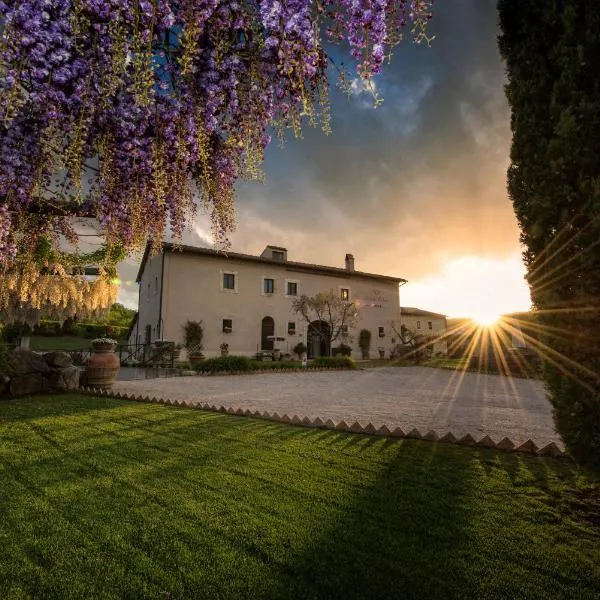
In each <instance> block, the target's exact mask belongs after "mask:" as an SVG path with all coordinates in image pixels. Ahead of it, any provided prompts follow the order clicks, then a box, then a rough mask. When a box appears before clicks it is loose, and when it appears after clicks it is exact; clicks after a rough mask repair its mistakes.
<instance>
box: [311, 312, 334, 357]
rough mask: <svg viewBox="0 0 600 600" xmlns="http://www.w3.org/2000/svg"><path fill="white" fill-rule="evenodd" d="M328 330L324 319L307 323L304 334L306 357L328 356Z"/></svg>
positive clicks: (329, 348)
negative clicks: (306, 349) (306, 329)
mask: <svg viewBox="0 0 600 600" xmlns="http://www.w3.org/2000/svg"><path fill="white" fill-rule="evenodd" d="M329 330H330V328H329V325H328V324H327V323H326V322H325V321H312V322H311V323H309V325H308V331H307V334H306V346H307V347H308V353H307V354H308V358H318V357H319V356H329V355H330V354H331V343H330V341H329V337H330V335H329Z"/></svg>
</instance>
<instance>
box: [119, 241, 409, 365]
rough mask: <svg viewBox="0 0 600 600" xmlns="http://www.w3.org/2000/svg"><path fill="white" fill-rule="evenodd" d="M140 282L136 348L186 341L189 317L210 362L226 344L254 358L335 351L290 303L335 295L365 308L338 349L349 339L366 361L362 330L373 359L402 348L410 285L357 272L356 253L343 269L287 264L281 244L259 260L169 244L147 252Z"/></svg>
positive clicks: (231, 351)
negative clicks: (301, 347)
mask: <svg viewBox="0 0 600 600" xmlns="http://www.w3.org/2000/svg"><path fill="white" fill-rule="evenodd" d="M137 282H138V284H139V307H138V315H137V319H136V321H135V325H134V326H133V327H132V330H131V333H130V338H129V343H130V344H151V343H152V342H155V341H156V340H159V339H160V340H169V341H173V342H176V343H179V344H182V343H183V327H184V324H185V323H186V321H188V320H190V321H202V325H203V328H204V340H203V346H204V348H203V353H204V355H205V356H207V357H210V356H218V355H220V347H221V344H223V343H226V344H227V345H228V347H229V354H231V355H247V356H251V355H254V354H256V353H257V352H259V351H269V350H272V349H273V348H274V347H275V348H278V349H279V350H281V352H282V353H283V354H286V353H288V354H292V353H293V348H294V347H295V346H296V344H298V343H299V342H303V343H304V344H306V345H307V347H308V354H309V357H314V356H319V355H324V354H329V351H330V348H329V347H327V345H326V344H324V342H323V339H321V337H323V336H320V335H319V334H318V333H317V332H316V328H315V326H314V324H309V323H308V322H307V321H305V320H303V319H302V317H301V316H300V315H298V314H296V313H295V312H294V311H293V309H292V303H293V301H294V300H295V299H296V298H298V297H299V296H300V295H302V294H305V295H307V296H314V295H316V294H317V293H319V292H329V291H331V290H333V293H335V294H336V295H337V294H339V296H340V297H341V298H342V299H344V300H347V301H349V302H355V303H356V305H357V307H358V309H359V318H358V322H357V324H356V326H355V327H354V328H350V329H349V330H348V334H347V336H346V337H344V338H343V339H342V338H338V339H337V340H335V341H334V342H333V346H334V347H335V346H337V345H339V344H340V343H342V342H343V343H344V344H347V345H349V346H350V347H351V348H352V351H353V352H352V355H353V356H355V357H360V351H359V348H358V332H359V331H360V329H368V330H369V331H371V355H372V356H379V355H380V352H381V351H383V352H384V353H385V355H386V356H388V355H389V352H390V351H391V349H392V348H393V347H394V345H395V344H396V343H398V339H397V334H395V333H394V329H393V327H392V325H395V326H396V328H397V327H398V324H399V322H400V301H399V293H400V292H399V288H400V286H401V285H402V284H403V283H405V282H406V281H405V280H404V279H402V278H399V277H389V276H385V275H376V274H373V273H364V272H361V271H357V270H355V268H354V258H353V256H352V255H350V254H348V255H346V258H345V266H344V267H343V268H338V267H329V266H324V265H313V264H308V263H301V262H293V261H289V260H288V257H287V250H286V249H285V248H281V247H277V246H267V247H266V248H265V250H264V251H263V253H262V254H261V255H260V256H254V255H249V254H240V253H235V252H228V253H223V252H220V251H216V250H211V249H207V248H197V247H191V246H183V247H181V246H180V247H175V246H173V245H171V244H163V247H162V250H161V251H160V252H159V253H158V254H156V255H154V256H152V255H151V254H150V252H149V250H148V249H147V250H146V253H145V254H144V257H143V259H142V263H141V265H140V269H139V272H138V277H137ZM319 331H322V330H321V329H320V330H319Z"/></svg>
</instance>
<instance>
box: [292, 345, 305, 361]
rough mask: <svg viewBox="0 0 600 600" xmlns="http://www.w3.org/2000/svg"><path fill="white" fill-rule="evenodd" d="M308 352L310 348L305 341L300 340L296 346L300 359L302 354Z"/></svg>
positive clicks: (295, 349)
mask: <svg viewBox="0 0 600 600" xmlns="http://www.w3.org/2000/svg"><path fill="white" fill-rule="evenodd" d="M307 352H308V348H307V347H306V344H305V343H304V342H298V343H297V344H296V345H295V346H294V354H297V355H298V360H302V355H303V354H306V353H307Z"/></svg>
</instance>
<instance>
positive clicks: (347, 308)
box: [292, 290, 359, 352]
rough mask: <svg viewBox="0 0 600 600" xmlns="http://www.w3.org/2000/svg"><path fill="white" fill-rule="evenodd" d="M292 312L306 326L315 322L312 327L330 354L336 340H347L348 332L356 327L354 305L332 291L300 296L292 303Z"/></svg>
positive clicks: (355, 307) (356, 315)
mask: <svg viewBox="0 0 600 600" xmlns="http://www.w3.org/2000/svg"><path fill="white" fill-rule="evenodd" d="M292 310H293V311H294V312H295V313H297V314H298V315H300V316H301V317H302V318H303V319H304V320H305V321H306V323H307V324H309V325H310V324H311V323H315V322H316V325H314V327H315V328H316V330H317V332H318V334H319V335H320V336H321V338H322V339H324V340H326V341H327V343H328V344H327V346H328V348H329V349H330V352H331V348H332V344H333V342H335V341H336V340H337V339H340V340H346V339H348V338H349V336H348V330H349V329H351V328H353V327H355V326H356V323H357V322H358V316H359V313H358V308H357V306H356V304H355V303H354V302H348V301H347V300H344V299H342V298H341V297H340V294H339V293H337V294H336V293H335V291H334V290H329V291H328V292H319V293H318V294H316V295H314V296H307V295H306V294H302V295H301V296H298V298H296V299H294V301H293V302H292ZM323 324H325V325H323Z"/></svg>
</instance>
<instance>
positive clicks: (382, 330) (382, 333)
mask: <svg viewBox="0 0 600 600" xmlns="http://www.w3.org/2000/svg"><path fill="white" fill-rule="evenodd" d="M379 337H385V329H384V328H383V327H380V328H379Z"/></svg>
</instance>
